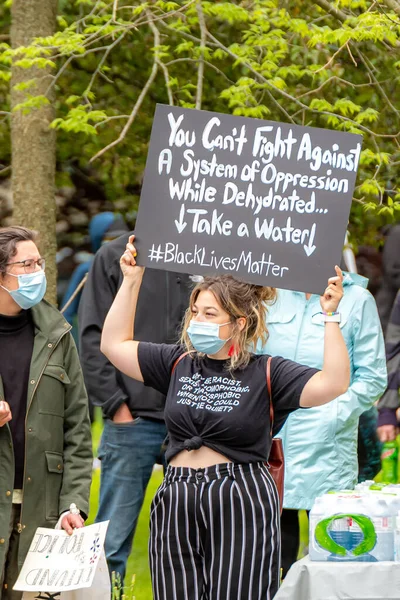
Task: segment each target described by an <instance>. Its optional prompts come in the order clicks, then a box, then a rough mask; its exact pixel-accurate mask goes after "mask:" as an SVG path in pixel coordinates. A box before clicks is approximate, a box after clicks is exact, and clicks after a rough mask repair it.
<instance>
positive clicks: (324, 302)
mask: <svg viewBox="0 0 400 600" xmlns="http://www.w3.org/2000/svg"><path fill="white" fill-rule="evenodd" d="M335 271H336V277H331V278H330V279H328V287H327V288H326V289H325V292H324V293H323V295H322V296H321V297H320V303H321V307H322V310H323V311H324V312H336V311H337V309H338V306H339V302H340V301H341V299H342V298H343V293H344V292H343V273H342V271H341V269H340V268H339V267H338V266H337V265H336V266H335Z"/></svg>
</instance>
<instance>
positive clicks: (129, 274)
mask: <svg viewBox="0 0 400 600" xmlns="http://www.w3.org/2000/svg"><path fill="white" fill-rule="evenodd" d="M134 239H135V236H134V235H130V236H129V240H128V243H127V244H126V249H125V252H124V253H123V255H122V256H121V258H120V261H119V264H120V265H121V270H122V273H123V275H124V277H126V278H129V279H134V278H135V277H137V276H138V275H143V272H144V267H139V266H138V265H137V264H136V256H137V252H136V248H135V246H134V245H133V241H134Z"/></svg>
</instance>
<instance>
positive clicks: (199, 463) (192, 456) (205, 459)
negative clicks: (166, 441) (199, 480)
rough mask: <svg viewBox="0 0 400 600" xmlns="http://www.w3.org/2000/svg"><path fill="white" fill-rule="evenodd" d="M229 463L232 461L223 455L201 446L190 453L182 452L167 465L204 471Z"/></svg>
mask: <svg viewBox="0 0 400 600" xmlns="http://www.w3.org/2000/svg"><path fill="white" fill-rule="evenodd" d="M229 462H232V461H231V460H229V458H227V457H226V456H224V455H223V454H220V453H219V452H216V451H215V450H211V448H207V446H202V447H201V448H199V449H198V450H191V451H190V452H188V451H187V450H182V451H181V452H179V454H177V455H176V456H174V458H172V459H171V461H170V463H169V464H170V465H171V467H188V468H190V469H204V468H205V467H212V466H213V465H218V464H221V463H229Z"/></svg>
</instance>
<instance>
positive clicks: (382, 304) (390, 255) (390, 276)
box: [376, 223, 400, 335]
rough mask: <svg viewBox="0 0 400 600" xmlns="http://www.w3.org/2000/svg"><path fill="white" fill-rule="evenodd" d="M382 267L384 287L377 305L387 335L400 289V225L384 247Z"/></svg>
mask: <svg viewBox="0 0 400 600" xmlns="http://www.w3.org/2000/svg"><path fill="white" fill-rule="evenodd" d="M382 265H383V277H382V286H381V288H380V289H379V291H378V293H377V295H376V304H377V306H378V312H379V317H380V319H381V324H382V330H383V333H384V334H385V335H386V328H387V326H388V323H389V319H390V313H391V311H392V308H393V304H394V301H395V298H396V295H397V292H398V291H399V289H400V223H398V224H397V225H393V226H392V227H391V228H390V230H389V233H388V236H387V238H386V241H385V245H384V247H383V255H382Z"/></svg>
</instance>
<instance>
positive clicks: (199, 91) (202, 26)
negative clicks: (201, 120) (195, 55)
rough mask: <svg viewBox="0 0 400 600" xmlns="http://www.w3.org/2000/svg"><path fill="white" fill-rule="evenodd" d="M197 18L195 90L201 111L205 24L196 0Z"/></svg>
mask: <svg viewBox="0 0 400 600" xmlns="http://www.w3.org/2000/svg"><path fill="white" fill-rule="evenodd" d="M196 10H197V16H198V18H199V27H200V56H199V68H198V70H197V89H196V108H197V110H200V109H201V101H202V98H203V79H204V51H205V48H206V42H207V29H206V22H205V19H204V13H203V7H202V4H201V0H197V4H196Z"/></svg>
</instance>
